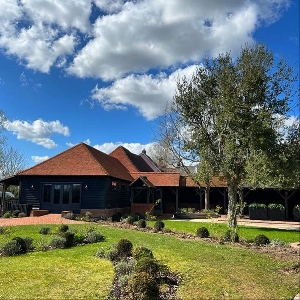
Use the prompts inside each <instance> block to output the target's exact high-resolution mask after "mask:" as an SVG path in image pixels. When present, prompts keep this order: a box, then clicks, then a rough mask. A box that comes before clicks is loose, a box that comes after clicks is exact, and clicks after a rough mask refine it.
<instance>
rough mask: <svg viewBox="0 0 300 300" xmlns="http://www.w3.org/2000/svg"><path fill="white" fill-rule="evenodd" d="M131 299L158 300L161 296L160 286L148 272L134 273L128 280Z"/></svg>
mask: <svg viewBox="0 0 300 300" xmlns="http://www.w3.org/2000/svg"><path fill="white" fill-rule="evenodd" d="M128 292H129V295H131V298H130V299H139V300H156V299H158V296H159V286H158V284H157V283H156V281H155V280H154V279H153V278H152V277H151V276H150V275H148V274H147V273H144V272H140V273H136V274H134V275H133V276H132V277H131V278H130V280H129V281H128Z"/></svg>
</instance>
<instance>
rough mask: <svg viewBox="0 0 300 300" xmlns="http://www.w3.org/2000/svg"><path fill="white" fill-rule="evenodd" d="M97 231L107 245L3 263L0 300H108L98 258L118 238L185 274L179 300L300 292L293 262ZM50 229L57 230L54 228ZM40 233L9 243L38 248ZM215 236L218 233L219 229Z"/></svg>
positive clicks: (107, 266) (18, 230) (106, 272)
mask: <svg viewBox="0 0 300 300" xmlns="http://www.w3.org/2000/svg"><path fill="white" fill-rule="evenodd" d="M180 223H183V224H180ZM165 224H166V228H169V229H171V228H172V226H174V228H173V229H176V228H177V229H176V230H183V228H184V227H185V226H186V231H187V232H192V233H194V232H195V229H196V227H198V226H199V225H200V224H199V223H198V224H195V223H194V224H192V223H190V222H172V221H165ZM206 224H207V223H206ZM218 225H219V224H218ZM83 226H86V225H79V224H78V225H70V226H69V227H70V228H71V229H72V228H73V229H75V228H76V229H80V228H82V227H83ZM93 226H95V225H93ZM96 226H98V227H99V229H98V230H99V231H100V232H101V233H102V234H104V235H105V237H106V241H105V242H101V243H97V244H91V245H85V246H78V247H74V248H71V249H65V250H50V251H47V252H33V253H28V254H25V255H20V256H16V257H2V258H0V264H1V268H0V278H1V279H0V283H1V284H0V299H3V300H4V299H5V300H7V299H16V300H17V299H59V300H61V299H106V296H107V294H108V292H109V289H110V285H111V282H112V279H113V268H112V265H111V263H110V262H109V261H107V260H104V259H99V258H96V257H95V256H94V254H95V253H96V251H97V249H99V248H100V247H103V248H104V249H108V248H109V247H110V246H111V245H112V243H116V242H117V241H118V240H119V239H120V238H127V239H129V240H131V241H132V243H133V245H134V246H140V245H142V246H145V247H148V248H150V249H152V251H153V253H154V255H155V257H156V258H158V259H159V260H160V261H161V262H162V263H164V264H167V265H168V266H169V267H170V268H171V269H172V270H173V271H175V272H179V273H180V274H182V276H183V281H182V283H181V284H180V287H179V290H178V296H179V297H181V299H183V300H189V299H191V300H194V299H292V298H293V297H294V296H295V295H296V294H297V293H298V292H299V291H300V286H299V274H296V273H293V272H290V273H288V272H284V271H283V269H284V268H285V267H290V266H292V265H293V264H295V262H289V261H286V262H282V261H277V260H274V258H272V257H271V256H269V255H267V254H259V253H255V252H253V251H251V250H249V249H244V248H240V247H233V246H230V245H221V244H213V243H207V242H202V241H190V240H181V239H178V238H176V237H174V236H169V235H164V234H159V233H145V232H139V231H135V230H126V229H119V228H115V227H110V226H103V225H96ZM193 226H196V227H195V228H193ZM49 227H51V228H52V229H53V228H54V227H55V226H49ZM98 227H97V228H98ZM39 228H41V226H19V227H15V228H14V230H13V232H12V233H11V236H10V238H11V237H13V236H21V237H24V236H31V237H33V238H34V239H35V241H36V242H37V241H38V240H40V239H41V238H42V239H44V241H45V240H46V239H47V238H50V236H41V235H40V234H39V233H38V231H39ZM225 229H226V227H225ZM216 230H217V232H220V230H221V229H216ZM256 230H257V229H256V228H255V229H254V228H243V231H245V233H243V235H245V236H250V237H251V236H252V235H255V234H256V233H257V231H256ZM252 231H253V232H252ZM263 233H265V232H263ZM294 234H295V232H289V231H278V230H274V231H272V235H273V236H274V238H277V239H280V240H282V241H283V240H284V241H298V240H299V239H297V235H294ZM296 234H297V233H296ZM241 235H242V232H241ZM267 236H269V234H267ZM5 240H7V237H5V236H4V235H0V244H2V243H3V242H4V241H5Z"/></svg>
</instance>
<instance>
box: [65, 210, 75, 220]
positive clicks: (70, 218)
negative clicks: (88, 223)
mask: <svg viewBox="0 0 300 300" xmlns="http://www.w3.org/2000/svg"><path fill="white" fill-rule="evenodd" d="M63 217H64V218H65V219H68V220H75V215H74V214H73V213H72V212H70V213H66V214H65V215H64V216H63Z"/></svg>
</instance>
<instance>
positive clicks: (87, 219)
mask: <svg viewBox="0 0 300 300" xmlns="http://www.w3.org/2000/svg"><path fill="white" fill-rule="evenodd" d="M92 216H93V215H92V213H91V212H90V211H87V212H86V213H85V215H84V220H85V221H87V222H90V221H91V220H92Z"/></svg>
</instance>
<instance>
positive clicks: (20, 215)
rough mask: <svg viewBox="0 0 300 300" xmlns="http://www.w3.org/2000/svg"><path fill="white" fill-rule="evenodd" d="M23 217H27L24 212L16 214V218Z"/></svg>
mask: <svg viewBox="0 0 300 300" xmlns="http://www.w3.org/2000/svg"><path fill="white" fill-rule="evenodd" d="M25 217H27V215H26V214H25V213H24V212H20V213H19V214H18V218H25Z"/></svg>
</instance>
